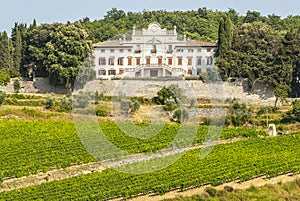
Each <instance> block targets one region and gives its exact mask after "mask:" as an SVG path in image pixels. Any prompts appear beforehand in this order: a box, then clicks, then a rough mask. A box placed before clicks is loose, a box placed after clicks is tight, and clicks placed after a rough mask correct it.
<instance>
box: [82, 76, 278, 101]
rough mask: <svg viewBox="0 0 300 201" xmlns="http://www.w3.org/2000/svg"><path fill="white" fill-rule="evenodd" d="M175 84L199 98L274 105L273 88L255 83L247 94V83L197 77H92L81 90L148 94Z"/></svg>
mask: <svg viewBox="0 0 300 201" xmlns="http://www.w3.org/2000/svg"><path fill="white" fill-rule="evenodd" d="M172 84H176V85H178V86H179V87H180V88H181V89H183V90H184V91H185V93H186V95H188V96H194V97H196V98H203V99H223V100H224V99H227V98H237V99H239V100H240V101H242V102H245V103H248V104H259V105H266V104H268V105H272V104H274V101H275V97H274V92H273V91H274V90H273V88H272V87H268V86H266V85H265V84H263V83H258V82H257V83H256V84H255V85H254V87H253V90H252V92H251V93H250V91H249V88H248V85H247V82H245V81H243V82H233V83H229V82H223V83H222V82H220V83H214V84H208V83H203V82H201V81H198V80H189V81H185V80H170V81H155V80H104V81H99V80H95V81H92V82H89V83H87V85H86V86H85V88H84V89H83V90H82V91H87V92H95V91H98V92H99V93H104V94H105V95H118V94H119V92H122V93H125V94H126V95H127V96H144V97H152V96H154V95H156V93H157V92H158V91H159V90H160V89H161V88H162V87H164V86H170V85H172Z"/></svg>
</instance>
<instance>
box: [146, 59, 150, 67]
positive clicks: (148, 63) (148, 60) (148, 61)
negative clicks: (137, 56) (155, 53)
mask: <svg viewBox="0 0 300 201" xmlns="http://www.w3.org/2000/svg"><path fill="white" fill-rule="evenodd" d="M146 64H147V65H150V57H147V58H146Z"/></svg>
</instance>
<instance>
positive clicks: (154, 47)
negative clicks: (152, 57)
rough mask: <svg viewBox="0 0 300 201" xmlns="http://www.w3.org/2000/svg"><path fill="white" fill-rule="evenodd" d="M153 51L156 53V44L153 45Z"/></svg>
mask: <svg viewBox="0 0 300 201" xmlns="http://www.w3.org/2000/svg"><path fill="white" fill-rule="evenodd" d="M151 53H156V45H152V49H151Z"/></svg>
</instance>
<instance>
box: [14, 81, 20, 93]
mask: <svg viewBox="0 0 300 201" xmlns="http://www.w3.org/2000/svg"><path fill="white" fill-rule="evenodd" d="M20 88H21V83H20V81H19V79H16V80H15V81H14V91H15V92H16V93H19V91H20Z"/></svg>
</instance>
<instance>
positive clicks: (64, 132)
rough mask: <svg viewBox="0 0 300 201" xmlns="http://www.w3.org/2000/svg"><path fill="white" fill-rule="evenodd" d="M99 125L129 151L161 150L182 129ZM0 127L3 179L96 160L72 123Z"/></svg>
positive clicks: (237, 132) (247, 132)
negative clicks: (150, 131)
mask: <svg viewBox="0 0 300 201" xmlns="http://www.w3.org/2000/svg"><path fill="white" fill-rule="evenodd" d="M100 127H101V128H102V130H103V131H104V133H105V135H106V137H107V138H108V139H109V140H110V141H111V142H112V143H113V144H115V145H116V146H118V147H120V148H122V149H124V150H127V151H128V152H130V153H139V152H147V153H148V152H151V151H156V150H160V149H162V148H164V147H166V146H167V145H168V144H170V142H171V141H172V140H173V139H174V137H175V135H176V133H177V130H178V129H179V125H178V124H173V125H169V124H166V125H164V127H163V129H162V130H161V131H160V132H159V133H158V134H157V135H156V136H154V137H152V138H149V139H137V138H133V137H130V136H128V135H126V134H124V133H123V132H122V131H121V130H120V129H119V128H118V126H117V125H116V124H115V123H109V122H103V123H101V124H100ZM0 129H1V135H0V146H1V150H0V175H1V178H7V177H21V176H24V175H29V174H36V173H38V172H39V171H43V172H46V171H48V170H49V169H51V168H54V167H55V168H61V167H68V166H71V165H74V164H83V163H87V162H92V161H95V159H94V158H93V157H92V156H91V155H90V154H89V153H88V152H87V151H86V149H85V147H84V146H83V145H82V143H81V141H80V138H79V137H78V135H77V132H76V128H75V125H74V123H73V122H69V121H54V120H47V121H41V120H30V121H24V120H3V121H0ZM207 129H208V127H207V126H204V127H202V126H201V127H199V128H198V131H197V135H196V137H195V140H194V144H198V143H202V142H203V140H204V139H205V136H206V133H207ZM89 132H91V131H89ZM188 134H189V133H188V132H187V133H186V135H188ZM259 134H263V133H262V132H261V131H259V130H258V131H256V130H255V129H244V128H225V129H224V130H223V133H222V134H221V138H222V139H228V138H232V137H239V136H241V137H256V136H257V135H259ZM105 157H106V158H108V157H109V155H107V156H105Z"/></svg>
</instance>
